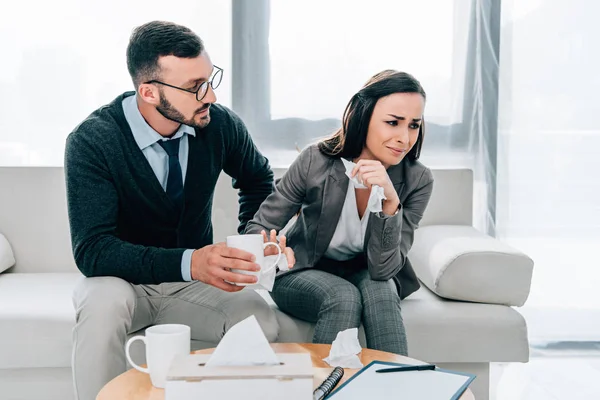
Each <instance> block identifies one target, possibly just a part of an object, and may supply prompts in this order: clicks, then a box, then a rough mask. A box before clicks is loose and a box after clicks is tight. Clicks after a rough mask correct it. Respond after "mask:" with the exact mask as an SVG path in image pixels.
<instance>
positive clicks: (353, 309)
mask: <svg viewBox="0 0 600 400" xmlns="http://www.w3.org/2000/svg"><path fill="white" fill-rule="evenodd" d="M362 309H363V301H362V296H361V293H360V291H359V290H358V288H357V287H356V286H354V285H353V284H351V283H350V282H347V283H345V284H339V285H335V286H332V287H331V289H330V290H329V291H328V294H327V297H326V298H325V299H324V301H323V304H322V305H321V313H324V312H332V313H351V314H354V315H356V316H357V317H358V319H360V317H361V315H362Z"/></svg>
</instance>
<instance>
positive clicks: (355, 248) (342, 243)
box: [325, 185, 371, 261]
mask: <svg viewBox="0 0 600 400" xmlns="http://www.w3.org/2000/svg"><path fill="white" fill-rule="evenodd" d="M362 190H366V189H362ZM370 214H371V213H370V212H369V210H365V213H364V214H363V217H362V218H359V216H358V208H357V206H356V192H355V191H354V186H353V185H348V192H347V193H346V199H345V200H344V206H343V208H342V214H341V215H340V220H339V221H338V224H337V227H336V228H335V232H334V234H333V237H332V238H331V242H330V243H329V247H328V248H327V250H326V251H325V257H327V258H331V259H333V260H337V261H346V260H350V259H352V258H354V257H356V255H357V254H360V253H362V252H363V247H364V243H365V232H366V231H367V224H368V222H369V215H370Z"/></svg>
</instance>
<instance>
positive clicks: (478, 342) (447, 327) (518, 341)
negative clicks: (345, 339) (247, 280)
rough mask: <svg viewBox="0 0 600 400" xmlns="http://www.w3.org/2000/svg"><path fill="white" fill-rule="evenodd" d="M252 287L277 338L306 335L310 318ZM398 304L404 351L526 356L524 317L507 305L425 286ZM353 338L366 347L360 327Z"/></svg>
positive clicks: (444, 356) (446, 358) (430, 355)
mask: <svg viewBox="0 0 600 400" xmlns="http://www.w3.org/2000/svg"><path fill="white" fill-rule="evenodd" d="M258 292H259V293H260V294H261V295H262V296H263V298H264V299H265V300H266V301H267V302H268V303H269V304H271V307H272V308H273V309H274V310H275V314H276V316H277V320H278V322H279V337H278V339H277V341H278V342H308V343H310V342H311V341H312V336H313V332H314V324H312V323H309V322H306V321H301V320H298V319H296V318H293V317H291V316H289V315H287V314H285V313H283V312H282V311H281V310H279V309H278V307H277V305H276V304H275V302H274V301H273V300H272V299H271V297H270V296H269V293H268V292H266V291H258ZM401 304H402V316H403V319H404V324H405V327H406V334H407V340H408V353H409V354H408V355H409V356H410V357H413V358H416V359H420V360H424V361H430V362H490V361H494V362H503V361H507V362H508V361H511V362H513V361H523V362H525V361H527V360H528V359H529V346H528V341H527V326H526V324H525V320H524V318H523V317H522V316H521V314H519V313H518V312H517V311H516V310H515V309H513V308H511V307H507V306H503V305H494V304H480V303H470V302H461V301H451V300H446V299H443V298H441V297H439V296H437V295H436V294H434V293H432V292H431V291H430V290H429V289H427V287H425V286H422V287H421V289H419V290H418V291H416V292H415V293H413V294H411V295H410V296H409V297H407V298H406V299H404V300H403V301H402V303H401ZM359 340H360V342H361V346H363V347H366V341H365V338H364V329H363V327H361V328H360V330H359Z"/></svg>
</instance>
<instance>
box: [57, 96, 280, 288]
mask: <svg viewBox="0 0 600 400" xmlns="http://www.w3.org/2000/svg"><path fill="white" fill-rule="evenodd" d="M133 94H134V93H133V92H127V93H124V94H123V95H121V96H119V97H117V98H116V99H115V100H114V101H113V102H112V103H110V104H108V105H106V106H104V107H101V108H100V109H98V110H96V111H94V112H93V113H92V114H91V115H90V116H89V117H88V118H87V119H85V120H84V121H83V122H82V123H81V124H80V125H79V126H78V127H77V128H75V130H74V131H73V132H72V133H71V134H70V135H69V137H68V138H67V143H66V150H65V175H66V183H67V201H68V211H69V223H70V227H71V241H72V246H73V253H74V256H75V261H76V263H77V266H78V267H79V269H80V270H81V272H82V273H83V274H84V275H85V276H88V277H91V276H116V277H119V278H122V279H125V280H127V281H129V282H131V283H134V284H142V283H146V284H151V283H152V284H157V283H161V282H174V281H181V280H182V276H181V258H182V255H183V252H184V251H185V250H186V249H197V248H201V247H204V246H206V245H209V244H212V240H213V238H212V233H213V231H212V223H211V210H212V199H213V194H214V188H215V184H216V182H217V179H218V177H219V174H220V173H221V171H225V173H227V174H228V175H230V176H231V177H232V178H233V187H234V188H236V189H239V203H240V210H239V220H240V226H239V228H238V231H239V232H240V233H241V232H243V230H244V228H245V226H246V223H247V222H248V221H249V220H250V219H251V218H252V217H253V216H254V214H255V213H256V211H257V210H258V207H259V206H260V204H261V203H262V202H263V200H264V199H265V198H266V197H267V196H268V195H269V194H270V193H271V192H272V191H273V173H272V171H271V169H270V167H269V163H268V160H267V159H266V158H265V157H263V156H262V155H261V154H260V152H259V151H258V150H257V149H256V147H255V146H254V144H253V142H252V139H251V138H250V136H249V134H248V132H247V130H246V128H245V126H244V124H243V122H242V121H241V120H240V119H239V118H238V117H237V116H236V115H235V114H234V113H233V112H232V111H231V110H229V109H227V108H226V107H223V106H220V105H217V104H214V105H213V106H212V107H211V112H210V114H211V122H210V124H209V125H208V126H207V127H206V128H204V129H196V136H191V135H189V136H188V140H189V142H188V143H189V157H188V166H187V173H186V179H185V182H184V191H185V193H184V198H185V200H184V209H183V211H182V213H181V214H179V212H178V211H177V208H176V207H175V205H174V204H173V203H172V202H171V199H170V198H169V197H168V196H167V194H166V193H165V191H164V189H163V188H162V186H161V185H160V183H159V182H158V180H157V178H156V176H155V175H154V172H153V171H152V168H151V167H150V164H149V163H148V161H147V160H146V158H145V157H144V155H143V153H142V151H141V150H140V149H139V147H138V145H137V143H136V142H135V140H134V138H133V135H132V133H131V129H130V128H129V125H128V123H127V121H126V119H125V115H124V114H123V107H122V105H121V103H122V101H123V99H124V98H125V97H127V96H131V95H133Z"/></svg>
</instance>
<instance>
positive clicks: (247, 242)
mask: <svg viewBox="0 0 600 400" xmlns="http://www.w3.org/2000/svg"><path fill="white" fill-rule="evenodd" d="M268 246H275V247H276V248H277V250H278V251H279V254H277V259H276V260H275V262H273V265H271V266H269V267H268V268H267V266H266V265H265V249H266V248H267V247H268ZM227 247H233V248H236V249H240V250H244V251H247V252H248V253H252V254H254V257H256V261H255V262H256V263H257V264H258V265H260V271H257V272H254V271H244V270H241V269H232V270H231V271H232V272H236V273H238V274H244V275H255V276H256V277H258V276H259V274H263V273H266V272H269V271H270V270H272V269H273V268H275V267H276V266H277V263H278V262H279V259H280V258H281V247H279V245H278V244H277V243H273V242H267V243H264V239H263V236H262V235H260V234H250V235H234V236H227ZM236 285H238V286H247V285H249V284H248V283H238V282H236Z"/></svg>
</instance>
